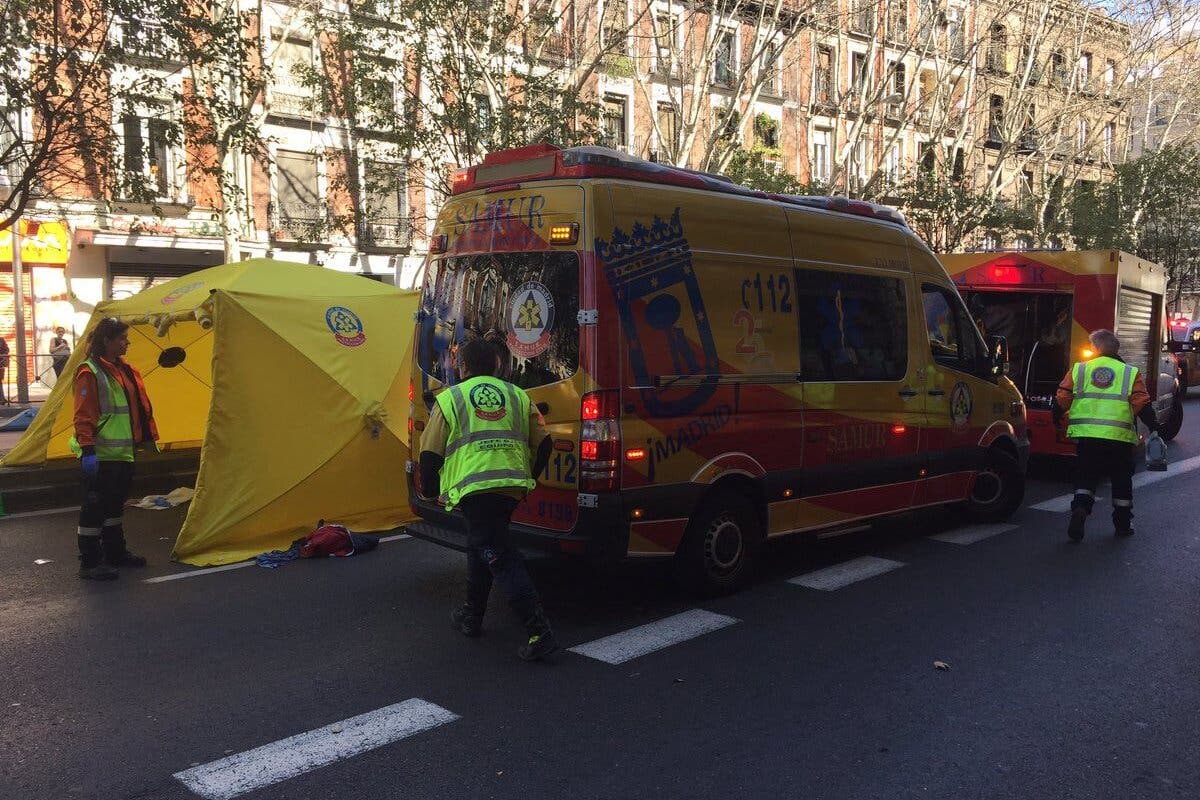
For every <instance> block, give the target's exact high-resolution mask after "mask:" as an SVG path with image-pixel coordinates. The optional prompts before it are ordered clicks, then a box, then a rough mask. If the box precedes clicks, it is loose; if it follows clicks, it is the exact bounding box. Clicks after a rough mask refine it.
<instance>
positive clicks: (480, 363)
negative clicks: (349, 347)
mask: <svg viewBox="0 0 1200 800" xmlns="http://www.w3.org/2000/svg"><path fill="white" fill-rule="evenodd" d="M457 360H458V364H457V367H458V373H459V376H460V382H459V383H457V384H455V385H452V386H449V387H447V388H446V389H445V390H444V391H442V392H441V393H440V394H438V396H437V403H436V405H435V406H434V407H433V409H432V411H431V413H430V416H429V421H428V422H427V423H426V425H425V430H424V432H423V433H422V434H421V455H420V477H421V487H422V494H424V495H425V496H426V497H441V498H442V499H443V500H444V502H445V504H446V508H447V509H453V508H458V509H459V510H460V511H461V512H462V515H463V516H464V517H465V518H466V521H467V546H468V549H467V599H466V602H465V603H464V604H463V605H462V607H461V608H457V609H455V610H454V611H453V612H452V613H451V622H452V623H453V625H454V628H455V629H456V630H458V631H460V632H461V633H463V634H465V635H466V636H469V637H476V636H479V635H480V634H481V633H482V629H483V615H484V612H485V611H486V610H487V601H488V595H489V594H490V592H491V588H492V581H493V579H494V580H495V581H496V582H497V583H499V584H500V588H501V589H502V590H503V591H504V593H505V594H506V595H507V597H508V603H509V606H510V607H511V608H512V610H513V611H514V612H515V613H516V615H517V617H518V619H520V620H521V622H522V623H523V624H524V626H525V632H526V634H527V635H528V637H529V638H528V640H527V641H526V642H525V644H523V645H521V647H520V648H519V649H518V651H517V655H519V656H520V657H521V658H522V659H524V660H525V661H535V660H537V659H540V658H542V657H544V656H547V655H549V654H550V653H552V652H554V651H555V650H557V649H558V642H557V640H556V639H555V637H554V632H553V631H552V630H551V628H550V623H549V621H547V619H546V615H545V613H544V612H543V610H542V605H541V601H540V600H539V598H538V594H537V590H536V589H535V588H534V586H533V581H532V580H531V579H530V577H529V573H528V571H527V570H526V569H525V563H524V560H523V558H522V557H521V553H520V551H519V550H517V548H516V547H514V546H513V545H512V543H511V541H510V538H509V530H508V528H509V523H510V521H511V519H512V514H513V511H514V510H516V507H517V504H518V502H520V500H521V499H522V498H524V497H525V496H526V495H527V494H528V493H529V492H530V491H531V490H532V489H533V488H534V487H535V486H536V485H537V481H536V480H535V479H534V476H535V475H537V474H539V473H540V472H541V471H542V469H544V468H545V466H546V464H547V463H548V462H549V460H550V448H551V440H550V434H549V432H548V431H547V430H546V426H545V422H544V421H543V420H542V416H541V414H540V413H538V411H537V409H536V408H534V407H533V406H532V404H531V403H530V400H529V395H527V394H526V393H525V391H524V390H523V389H521V388H520V387H518V386H514V385H513V384H511V383H508V382H507V381H504V380H501V379H500V378H497V377H496V374H497V372H499V370H500V362H501V357H500V355H499V353H498V352H497V347H496V345H495V343H493V342H487V341H484V340H483V339H472V340H470V341H468V342H466V343H464V344H463V345H461V346H460V347H459V348H458V359H457ZM532 453H536V457H534V458H532V459H531V454H532ZM531 460H532V462H533V463H532V466H531V464H530V462H531Z"/></svg>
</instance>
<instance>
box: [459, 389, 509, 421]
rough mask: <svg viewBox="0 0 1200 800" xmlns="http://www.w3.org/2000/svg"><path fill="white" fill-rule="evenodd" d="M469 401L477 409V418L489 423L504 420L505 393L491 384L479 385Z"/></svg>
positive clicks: (471, 393) (468, 397)
mask: <svg viewBox="0 0 1200 800" xmlns="http://www.w3.org/2000/svg"><path fill="white" fill-rule="evenodd" d="M467 399H468V400H470V401H471V406H472V407H473V408H474V409H475V416H477V417H479V418H480V419H484V420H487V421H488V422H496V421H497V420H501V419H504V392H502V391H500V389H499V388H498V387H496V386H493V385H492V384H490V383H480V384H477V385H476V386H475V387H474V388H473V389H471V392H470V394H469V395H468V396H467Z"/></svg>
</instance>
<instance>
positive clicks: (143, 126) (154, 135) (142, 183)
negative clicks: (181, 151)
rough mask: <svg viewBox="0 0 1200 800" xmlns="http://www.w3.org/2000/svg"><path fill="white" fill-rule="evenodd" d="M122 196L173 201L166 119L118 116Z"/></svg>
mask: <svg viewBox="0 0 1200 800" xmlns="http://www.w3.org/2000/svg"><path fill="white" fill-rule="evenodd" d="M121 140H122V144H123V159H122V162H123V166H124V171H125V175H124V178H125V180H124V186H123V192H122V193H123V194H124V195H125V196H126V197H130V198H136V199H147V198H149V197H153V198H156V199H174V198H173V197H172V195H173V194H174V192H173V191H172V186H173V184H174V183H175V181H174V180H173V178H174V175H173V173H174V167H175V164H174V161H175V155H176V149H177V148H176V147H175V146H174V145H173V143H172V130H171V125H170V123H169V122H168V121H167V120H164V119H161V118H154V117H142V116H137V115H135V114H123V115H122V116H121Z"/></svg>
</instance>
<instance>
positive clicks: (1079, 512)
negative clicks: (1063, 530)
mask: <svg viewBox="0 0 1200 800" xmlns="http://www.w3.org/2000/svg"><path fill="white" fill-rule="evenodd" d="M1087 518H1088V512H1087V511H1085V510H1083V509H1082V508H1075V509H1072V510H1071V521H1070V522H1069V523H1068V524H1067V536H1070V537H1071V541H1074V542H1081V541H1083V523H1085V522H1087Z"/></svg>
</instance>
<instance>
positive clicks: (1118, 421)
mask: <svg viewBox="0 0 1200 800" xmlns="http://www.w3.org/2000/svg"><path fill="white" fill-rule="evenodd" d="M1071 372H1072V375H1074V382H1075V388H1074V390H1073V392H1072V397H1071V409H1070V424H1069V425H1068V426H1067V435H1068V436H1070V437H1071V438H1072V439H1079V438H1085V439H1113V440H1115V441H1118V442H1127V443H1129V444H1137V440H1138V435H1137V422H1135V420H1134V416H1133V408H1132V407H1131V406H1130V405H1129V397H1130V395H1131V394H1132V393H1133V384H1134V381H1136V380H1137V375H1138V371H1137V367H1134V366H1130V365H1129V364H1126V363H1125V362H1123V361H1120V360H1118V359H1115V358H1109V357H1108V356H1098V357H1097V358H1093V359H1092V360H1091V361H1081V362H1079V363H1077V364H1075V365H1074V366H1073V367H1071Z"/></svg>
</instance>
